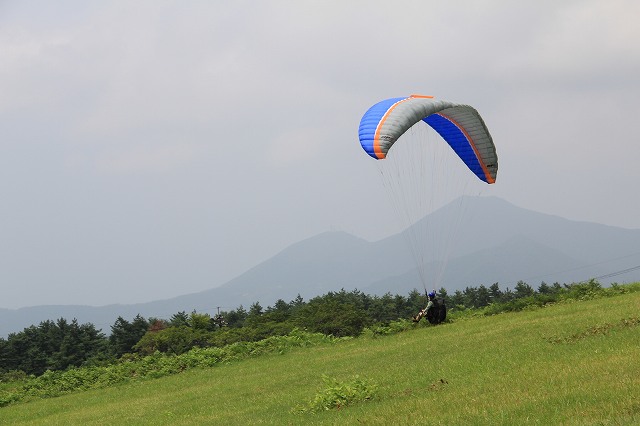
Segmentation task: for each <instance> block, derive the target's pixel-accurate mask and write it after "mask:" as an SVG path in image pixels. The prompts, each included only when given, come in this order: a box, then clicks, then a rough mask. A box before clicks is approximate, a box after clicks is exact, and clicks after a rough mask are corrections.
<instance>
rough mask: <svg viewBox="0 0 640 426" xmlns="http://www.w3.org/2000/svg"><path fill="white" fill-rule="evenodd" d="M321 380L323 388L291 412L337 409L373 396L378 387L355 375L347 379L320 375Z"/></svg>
mask: <svg viewBox="0 0 640 426" xmlns="http://www.w3.org/2000/svg"><path fill="white" fill-rule="evenodd" d="M322 381H323V382H324V384H325V387H324V389H321V390H320V391H319V392H318V393H317V394H316V396H315V397H313V398H312V399H311V400H310V401H309V402H308V403H307V404H305V405H304V406H301V407H296V408H294V409H293V412H297V413H315V412H318V411H325V410H331V409H337V410H339V409H341V408H343V407H347V406H349V405H354V404H357V403H360V402H364V401H368V400H370V399H372V398H374V397H375V394H376V392H377V389H378V386H377V385H376V384H375V383H374V382H373V381H371V380H367V379H364V378H361V377H360V376H357V375H356V376H355V377H354V378H353V379H351V380H349V381H340V380H337V379H334V378H330V377H328V376H322Z"/></svg>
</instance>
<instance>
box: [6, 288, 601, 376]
mask: <svg viewBox="0 0 640 426" xmlns="http://www.w3.org/2000/svg"><path fill="white" fill-rule="evenodd" d="M600 290H601V286H600V284H599V283H598V282H597V281H595V280H592V281H589V282H588V283H581V284H570V285H566V284H565V285H560V284H558V283H554V284H553V285H547V284H546V283H544V282H543V283H541V285H540V286H539V287H538V289H537V290H536V289H534V288H533V287H531V286H530V285H528V284H527V283H525V282H523V281H519V282H518V283H517V284H516V285H515V287H514V288H513V290H510V289H509V288H507V289H506V290H504V291H503V290H501V289H500V287H499V285H498V283H495V284H493V285H491V286H489V287H486V286H484V285H480V286H479V287H467V288H465V289H464V290H457V291H455V292H454V293H453V294H451V295H449V294H448V293H447V292H446V290H445V289H444V288H442V289H440V290H439V291H438V297H439V298H441V299H442V300H443V301H444V303H445V304H446V305H447V307H448V309H449V311H450V312H456V311H464V310H467V309H484V311H485V313H486V314H492V313H497V312H499V311H505V310H507V311H508V310H518V309H522V308H524V307H525V306H528V305H541V304H545V303H549V302H553V301H556V300H558V298H560V297H565V296H568V295H570V296H575V297H581V295H584V294H589V292H597V291H600ZM426 303H427V298H426V295H425V294H422V293H421V292H419V291H417V290H413V291H411V292H410V293H409V294H408V295H407V296H401V295H392V294H391V293H387V294H385V295H383V296H375V295H374V296H371V295H367V294H365V293H363V292H361V291H359V290H353V291H346V290H341V291H338V292H329V293H327V294H325V295H322V296H317V297H314V298H312V299H310V300H309V301H304V300H303V299H302V298H301V297H300V296H298V297H297V298H296V299H294V300H292V301H290V302H285V301H284V300H278V301H276V302H275V304H274V305H273V306H269V307H267V308H263V307H262V306H261V305H260V304H259V303H258V302H256V303H253V304H252V305H251V306H250V307H249V309H248V310H246V309H245V308H243V307H242V306H240V307H238V308H237V309H234V310H231V311H224V312H221V313H220V314H219V315H214V316H211V315H209V314H207V313H198V312H195V311H193V312H191V313H189V314H187V313H186V312H178V313H176V314H174V315H173V316H172V317H171V318H169V319H159V318H144V317H142V316H141V315H137V316H136V317H135V318H133V319H132V320H131V321H127V320H126V319H124V318H122V317H118V318H117V319H116V321H115V322H114V324H113V325H112V326H111V333H110V335H109V336H107V335H105V334H104V333H103V332H102V331H101V330H98V329H96V328H95V326H94V325H93V324H91V323H87V324H78V322H77V321H76V320H75V319H74V320H72V321H70V322H69V321H67V320H65V319H63V318H60V319H58V320H57V321H51V320H48V321H44V322H41V323H40V324H39V325H37V326H36V325H32V326H30V327H28V328H25V329H24V330H23V331H21V332H17V333H12V334H10V335H9V336H8V337H7V338H6V339H4V338H0V374H3V375H20V374H24V375H41V374H43V373H44V372H46V371H47V370H52V371H58V370H65V369H68V368H72V367H80V366H86V365H107V364H109V363H113V362H115V361H116V360H118V359H121V358H122V357H139V356H146V355H150V354H153V353H155V352H163V353H169V354H176V355H178V354H183V353H185V352H187V351H189V350H191V349H192V348H194V347H224V346H226V345H229V344H232V343H235V342H256V341H259V340H262V339H265V338H267V337H270V336H284V335H287V334H289V333H290V332H291V331H292V330H294V329H296V328H298V329H302V330H306V331H309V332H313V333H323V334H326V335H332V336H335V337H343V336H358V335H360V334H361V333H362V332H363V330H364V329H365V328H370V327H373V326H385V325H388V324H389V323H391V322H393V321H397V320H399V319H408V318H410V317H411V316H413V315H415V314H416V313H417V312H418V311H419V310H420V309H422V308H423V307H424V306H425V305H426Z"/></svg>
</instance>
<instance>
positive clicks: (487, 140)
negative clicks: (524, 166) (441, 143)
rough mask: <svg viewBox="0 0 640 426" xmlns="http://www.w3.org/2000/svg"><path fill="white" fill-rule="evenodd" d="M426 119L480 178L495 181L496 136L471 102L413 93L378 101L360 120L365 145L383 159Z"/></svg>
mask: <svg viewBox="0 0 640 426" xmlns="http://www.w3.org/2000/svg"><path fill="white" fill-rule="evenodd" d="M420 121H424V122H425V123H427V124H428V125H429V126H431V127H432V128H433V129H434V130H435V131H436V132H438V134H439V135H440V136H441V137H442V139H444V140H445V141H446V142H447V143H448V144H449V146H451V148H452V149H453V150H454V151H455V153H456V154H457V155H458V157H460V159H461V160H462V161H463V162H464V163H465V164H466V166H467V167H468V168H469V170H471V171H472V172H473V173H474V174H475V175H476V176H477V177H478V178H479V179H481V180H482V181H484V182H487V183H494V182H495V180H496V175H497V173H498V157H497V155H496V149H495V145H494V144H493V139H492V138H491V135H490V134H489V130H488V129H487V126H486V125H485V123H484V121H483V120H482V117H480V114H479V113H478V111H476V110H475V109H474V108H473V107H471V106H469V105H460V104H456V103H453V102H449V101H445V100H438V99H435V98H433V97H432V96H425V95H411V96H408V97H405V98H391V99H386V100H384V101H381V102H378V103H377V104H375V105H374V106H372V107H371V108H369V110H368V111H367V112H366V113H365V114H364V116H363V117H362V120H360V128H359V131H358V133H359V137H360V144H361V145H362V148H363V149H364V150H365V151H366V152H367V154H369V155H370V156H371V157H373V158H375V159H378V160H382V159H384V158H386V156H387V153H388V152H389V150H390V149H391V147H392V146H393V144H394V143H396V141H397V140H398V138H400V136H402V135H403V134H404V133H405V132H406V131H407V130H408V129H409V128H411V127H412V126H413V125H415V124H416V123H418V122H420Z"/></svg>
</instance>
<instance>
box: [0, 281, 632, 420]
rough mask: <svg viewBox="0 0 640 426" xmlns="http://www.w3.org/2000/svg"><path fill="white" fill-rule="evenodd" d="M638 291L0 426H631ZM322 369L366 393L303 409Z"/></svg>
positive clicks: (62, 402)
mask: <svg viewBox="0 0 640 426" xmlns="http://www.w3.org/2000/svg"><path fill="white" fill-rule="evenodd" d="M639 314H640V293H638V292H636V293H630V294H625V295H620V296H616V297H608V298H600V299H595V300H590V301H583V302H574V303H560V304H556V305H552V306H548V307H545V308H541V309H536V310H531V311H525V312H519V313H508V314H501V315H496V316H491V317H475V318H472V319H468V320H459V321H456V322H454V323H451V324H445V325H443V326H438V327H417V328H416V329H415V330H412V331H409V332H405V333H400V334H396V335H391V336H386V337H380V338H367V337H362V338H358V339H353V340H347V341H344V342H339V343H337V344H333V345H321V346H316V347H311V348H301V349H297V350H294V351H291V352H287V353H285V354H283V355H276V354H273V355H266V356H262V357H259V358H253V359H248V360H245V361H241V362H236V363H231V364H226V365H221V366H217V367H213V368H208V369H197V370H188V371H186V372H184V373H182V374H178V375H175V376H171V377H164V378H161V379H157V380H149V381H143V382H136V383H130V384H123V385H120V386H116V387H112V388H108V389H101V390H95V391H87V392H80V393H75V394H71V395H66V396H63V397H59V398H52V399H48V400H35V401H31V402H28V403H20V404H16V405H11V406H8V407H4V408H1V409H0V424H47V425H52V424H65V425H67V424H83V425H91V424H100V425H103V424H141V425H143V424H153V425H157V424H172V425H180V424H229V425H234V424H403V425H412V424H416V425H417V424H424V423H426V422H428V423H429V424H465V425H466V424H472V425H475V424H492V425H500V424H504V425H513V424H579V425H583V424H585V425H590V424H604V425H609V424H611V425H619V424H640V324H639V319H638V318H639ZM323 376H328V377H330V378H333V379H336V380H338V381H345V382H348V381H350V380H353V378H354V377H355V376H359V377H361V378H365V379H366V380H369V381H370V382H372V383H375V384H376V385H377V390H376V393H375V396H374V398H373V399H371V400H368V401H365V402H361V403H358V404H356V405H353V406H349V407H343V408H342V409H331V410H326V411H320V412H317V413H299V412H296V408H297V407H300V406H305V405H308V403H309V401H310V400H312V399H313V398H314V397H315V396H316V395H317V394H318V393H319V392H321V391H322V390H323V387H324V386H325V385H324V382H323Z"/></svg>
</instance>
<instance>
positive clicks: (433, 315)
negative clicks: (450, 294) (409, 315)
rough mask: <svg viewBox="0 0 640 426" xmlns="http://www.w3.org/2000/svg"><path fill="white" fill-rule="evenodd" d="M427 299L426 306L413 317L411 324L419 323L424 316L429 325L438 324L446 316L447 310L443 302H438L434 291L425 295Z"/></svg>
mask: <svg viewBox="0 0 640 426" xmlns="http://www.w3.org/2000/svg"><path fill="white" fill-rule="evenodd" d="M427 298H428V299H429V301H428V302H427V306H426V307H425V308H424V309H423V310H421V311H420V312H418V315H416V316H415V317H413V322H420V320H421V319H422V317H424V316H426V317H427V320H428V321H429V322H430V323H431V324H440V323H441V322H442V321H444V320H445V318H446V316H447V308H446V307H445V305H444V302H442V303H440V302H438V299H437V298H436V292H435V291H432V292H431V293H429V294H427Z"/></svg>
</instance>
